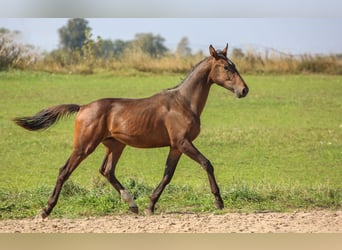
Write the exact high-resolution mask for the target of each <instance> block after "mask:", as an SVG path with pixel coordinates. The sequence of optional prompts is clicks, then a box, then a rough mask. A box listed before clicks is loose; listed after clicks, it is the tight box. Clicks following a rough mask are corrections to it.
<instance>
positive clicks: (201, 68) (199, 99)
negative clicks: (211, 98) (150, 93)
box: [178, 59, 212, 116]
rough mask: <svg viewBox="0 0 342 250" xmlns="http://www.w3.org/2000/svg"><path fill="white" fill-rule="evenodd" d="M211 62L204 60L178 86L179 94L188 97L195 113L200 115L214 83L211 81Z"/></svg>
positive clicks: (187, 99)
mask: <svg viewBox="0 0 342 250" xmlns="http://www.w3.org/2000/svg"><path fill="white" fill-rule="evenodd" d="M210 70H211V62H210V61H209V59H205V60H203V61H202V62H201V63H199V65H198V66H196V67H195V68H194V70H193V71H192V72H191V73H190V74H189V75H188V76H187V77H186V79H185V80H184V81H183V83H182V84H181V85H180V86H179V87H178V90H179V94H180V95H181V96H182V97H183V98H185V99H186V101H187V102H188V103H189V105H190V109H191V110H192V112H193V113H195V114H196V115H198V116H200V115H201V113H202V111H203V109H204V106H205V104H206V101H207V98H208V95H209V90H210V87H211V85H212V83H211V82H210V81H209V73H210Z"/></svg>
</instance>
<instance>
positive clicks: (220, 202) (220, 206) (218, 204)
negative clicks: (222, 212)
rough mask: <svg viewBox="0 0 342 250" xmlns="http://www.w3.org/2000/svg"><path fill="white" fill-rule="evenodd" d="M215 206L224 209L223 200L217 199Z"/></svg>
mask: <svg viewBox="0 0 342 250" xmlns="http://www.w3.org/2000/svg"><path fill="white" fill-rule="evenodd" d="M215 207H216V208H217V209H223V208H224V204H223V201H215Z"/></svg>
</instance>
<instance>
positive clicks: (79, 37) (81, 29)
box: [58, 18, 91, 50]
mask: <svg viewBox="0 0 342 250" xmlns="http://www.w3.org/2000/svg"><path fill="white" fill-rule="evenodd" d="M90 31H91V28H90V27H89V26H88V21H87V20H85V19H83V18H73V19H69V21H68V23H67V25H66V26H63V27H62V28H60V29H59V30H58V32H59V37H60V45H61V47H62V48H63V49H70V50H76V49H81V48H82V46H83V43H84V42H85V41H86V40H87V36H86V33H87V32H88V33H90Z"/></svg>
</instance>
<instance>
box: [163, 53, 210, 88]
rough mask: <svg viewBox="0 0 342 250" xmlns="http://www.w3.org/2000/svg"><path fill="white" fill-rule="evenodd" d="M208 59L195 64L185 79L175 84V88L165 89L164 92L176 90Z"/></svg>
mask: <svg viewBox="0 0 342 250" xmlns="http://www.w3.org/2000/svg"><path fill="white" fill-rule="evenodd" d="M209 58H210V57H205V58H204V59H202V60H201V61H199V62H198V63H196V65H195V66H193V67H192V69H191V70H190V71H189V72H188V74H187V75H186V77H185V78H184V79H183V80H182V81H181V82H180V83H178V84H177V85H176V86H174V87H171V88H167V89H165V91H168V90H174V89H177V88H178V87H179V86H180V85H182V84H183V82H185V81H186V80H187V79H188V78H189V76H190V75H191V74H192V72H194V71H195V69H196V68H197V67H198V66H199V65H200V64H201V63H203V62H204V61H206V60H207V59H209Z"/></svg>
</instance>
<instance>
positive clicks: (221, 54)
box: [14, 45, 248, 218]
mask: <svg viewBox="0 0 342 250" xmlns="http://www.w3.org/2000/svg"><path fill="white" fill-rule="evenodd" d="M227 50H228V45H227V46H226V47H225V48H224V49H223V50H222V51H216V50H215V49H214V48H213V46H212V45H210V47H209V51H210V56H209V57H207V58H205V59H204V60H202V61H201V62H199V63H198V64H197V65H196V66H195V67H194V68H193V70H192V71H191V72H190V73H189V74H188V76H187V77H186V78H185V80H183V81H182V82H181V83H180V84H179V85H178V86H176V87H174V88H172V89H168V90H164V91H161V92H160V93H158V94H155V95H153V96H151V97H148V98H143V99H121V98H107V99H100V100H97V101H94V102H91V103H89V104H86V105H82V106H81V105H76V104H65V105H64V104H63V105H58V106H55V107H50V108H47V109H45V110H42V111H40V112H39V113H37V114H36V115H34V116H32V117H22V118H15V119H14V121H15V122H16V123H17V124H18V125H19V126H22V127H23V128H25V129H28V130H39V129H45V128H48V127H49V126H51V125H52V124H53V123H55V122H57V121H58V119H59V118H61V117H63V116H65V115H68V114H72V113H77V116H76V121H75V131H74V148H73V151H72V153H71V155H70V157H69V159H68V160H67V162H66V163H65V165H64V166H63V167H62V168H61V169H60V171H59V175H58V178H57V183H56V185H55V188H54V190H53V193H52V195H51V196H50V198H49V200H48V204H47V207H46V208H44V209H43V211H42V217H43V218H45V217H47V216H48V215H49V214H50V213H51V211H52V209H53V208H54V206H55V205H56V203H57V200H58V196H59V194H60V191H61V188H62V186H63V184H64V183H65V181H66V180H67V179H68V178H69V176H70V175H71V173H72V172H73V171H74V170H75V169H76V168H77V166H78V165H79V164H80V163H81V162H82V161H83V160H84V159H85V158H86V157H87V156H88V155H89V154H91V153H92V152H93V151H94V150H95V148H96V147H97V146H98V145H99V144H100V143H102V144H103V145H104V146H105V147H106V155H105V158H104V160H103V163H102V165H101V167H100V173H101V174H102V175H103V176H104V177H106V178H107V179H108V181H109V182H110V184H112V185H113V187H114V188H115V189H116V190H117V191H118V192H119V193H120V194H121V197H122V199H123V200H124V201H125V202H127V203H128V205H129V209H130V210H131V211H132V212H135V213H138V207H137V205H136V204H135V202H134V200H133V198H132V197H131V195H130V194H129V193H128V192H127V191H126V190H125V188H124V187H123V186H122V184H121V183H120V182H119V181H118V180H117V178H116V177H115V167H116V164H117V162H118V160H119V158H120V156H121V154H122V152H123V150H124V148H125V146H126V145H129V146H133V147H139V148H155V147H166V146H167V147H170V151H169V155H168V157H167V160H166V167H165V172H164V176H163V178H162V180H161V182H160V184H159V185H158V186H157V188H156V189H155V190H154V191H153V193H152V195H151V197H150V204H149V206H148V209H147V212H148V213H149V214H153V213H154V209H155V204H156V202H157V201H158V199H159V197H160V195H161V193H162V192H163V190H164V188H165V187H166V185H167V184H168V183H169V182H170V181H171V178H172V176H173V174H174V171H175V169H176V165H177V163H178V161H179V158H180V157H181V155H182V154H183V153H184V154H185V155H187V156H188V157H190V158H191V159H193V160H194V161H196V162H198V163H199V164H200V165H201V166H202V167H203V168H204V170H205V171H206V172H207V174H208V178H209V183H210V188H211V192H212V193H213V195H214V197H215V206H216V207H217V208H219V209H222V208H223V207H224V205H223V200H222V198H221V195H220V191H219V187H218V185H217V183H216V180H215V176H214V169H213V166H212V165H211V163H210V161H209V160H208V159H207V158H206V157H204V156H203V155H202V154H201V153H200V152H199V151H198V149H197V148H196V147H195V146H194V145H193V143H192V141H193V140H194V139H195V138H196V137H197V136H198V134H199V133H200V115H201V113H202V111H203V108H204V105H205V103H206V100H207V97H208V94H209V90H210V87H211V85H212V84H213V83H216V84H218V85H220V86H222V87H224V88H226V89H228V90H230V91H232V92H234V93H235V95H236V96H237V97H238V98H241V97H245V96H246V95H247V93H248V87H247V85H246V83H245V82H244V80H243V79H242V78H241V76H240V74H239V73H238V71H237V69H236V68H235V65H234V64H233V63H232V62H231V61H230V60H229V59H228V58H227Z"/></svg>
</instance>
